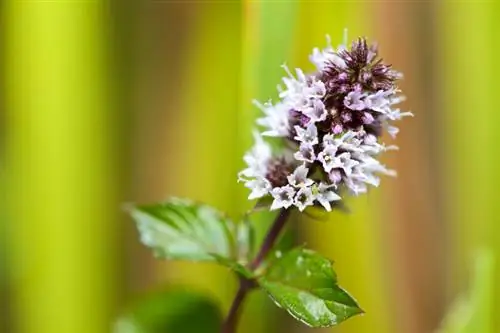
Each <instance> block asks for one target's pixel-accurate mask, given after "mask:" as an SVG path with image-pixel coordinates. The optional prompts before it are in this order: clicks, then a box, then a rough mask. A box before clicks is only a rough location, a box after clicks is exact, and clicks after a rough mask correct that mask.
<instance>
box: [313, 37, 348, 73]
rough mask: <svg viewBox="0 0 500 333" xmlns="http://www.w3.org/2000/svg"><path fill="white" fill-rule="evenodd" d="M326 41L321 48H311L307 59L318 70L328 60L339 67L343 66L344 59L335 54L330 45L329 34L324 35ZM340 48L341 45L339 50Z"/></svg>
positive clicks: (323, 66)
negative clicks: (324, 45)
mask: <svg viewBox="0 0 500 333" xmlns="http://www.w3.org/2000/svg"><path fill="white" fill-rule="evenodd" d="M326 41H327V47H326V48H324V49H323V50H320V49H319V48H317V47H316V48H314V49H313V52H312V54H311V55H310V56H309V61H311V62H312V63H313V64H314V65H315V66H316V67H317V68H318V70H319V71H322V70H323V69H324V68H325V65H326V64H327V63H328V62H332V63H334V64H335V65H337V66H338V67H340V68H345V67H346V64H345V61H344V60H342V58H340V57H339V56H338V55H337V54H336V52H335V50H334V49H333V47H332V43H331V39H330V36H328V35H327V36H326ZM342 48H343V46H341V47H339V50H340V49H342Z"/></svg>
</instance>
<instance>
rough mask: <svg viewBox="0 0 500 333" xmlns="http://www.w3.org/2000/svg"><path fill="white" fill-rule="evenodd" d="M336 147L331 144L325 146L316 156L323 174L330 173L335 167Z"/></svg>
mask: <svg viewBox="0 0 500 333" xmlns="http://www.w3.org/2000/svg"><path fill="white" fill-rule="evenodd" d="M336 153H337V147H336V146H334V145H331V144H327V145H325V147H324V148H323V151H322V152H320V153H319V154H318V161H320V162H321V164H323V169H324V170H325V172H327V173H328V172H330V171H331V170H332V169H333V168H334V167H335V154H336Z"/></svg>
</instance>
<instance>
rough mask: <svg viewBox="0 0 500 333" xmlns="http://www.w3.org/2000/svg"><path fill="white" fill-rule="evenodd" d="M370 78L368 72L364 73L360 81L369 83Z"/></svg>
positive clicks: (370, 75)
mask: <svg viewBox="0 0 500 333" xmlns="http://www.w3.org/2000/svg"><path fill="white" fill-rule="evenodd" d="M371 78H372V74H371V73H370V72H364V73H363V74H361V81H363V82H368V81H370V80H371Z"/></svg>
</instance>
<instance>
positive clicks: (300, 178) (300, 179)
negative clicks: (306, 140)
mask: <svg viewBox="0 0 500 333" xmlns="http://www.w3.org/2000/svg"><path fill="white" fill-rule="evenodd" d="M308 173H309V169H308V168H307V167H306V166H305V165H304V164H302V165H300V166H298V167H297V168H296V169H295V171H294V172H293V173H292V174H291V175H290V176H288V182H289V183H290V185H292V186H294V187H298V188H300V187H306V186H310V185H312V184H313V183H314V181H313V180H312V179H309V178H307V174H308Z"/></svg>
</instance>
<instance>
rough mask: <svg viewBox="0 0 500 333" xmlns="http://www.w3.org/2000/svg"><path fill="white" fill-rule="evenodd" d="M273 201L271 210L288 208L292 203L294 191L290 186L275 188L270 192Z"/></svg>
mask: <svg viewBox="0 0 500 333" xmlns="http://www.w3.org/2000/svg"><path fill="white" fill-rule="evenodd" d="M271 195H272V196H273V198H274V201H273V203H272V205H271V208H270V209H271V210H275V209H279V208H288V207H290V206H291V205H293V203H294V196H295V189H294V188H293V187H291V186H290V185H285V186H282V187H276V188H274V189H273V190H272V191H271Z"/></svg>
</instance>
